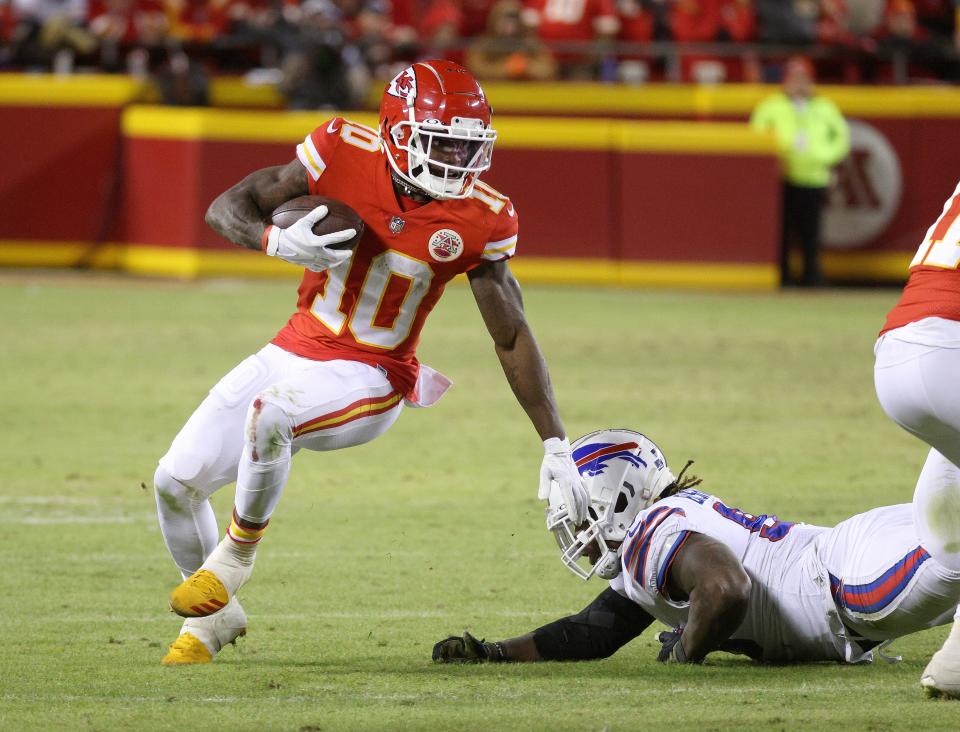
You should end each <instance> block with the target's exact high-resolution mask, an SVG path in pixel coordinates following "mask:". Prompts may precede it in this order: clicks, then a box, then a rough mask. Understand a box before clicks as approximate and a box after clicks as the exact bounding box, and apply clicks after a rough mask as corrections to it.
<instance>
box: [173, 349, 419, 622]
mask: <svg viewBox="0 0 960 732" xmlns="http://www.w3.org/2000/svg"><path fill="white" fill-rule="evenodd" d="M302 361H303V363H302V368H301V370H300V371H299V372H298V373H296V374H293V375H290V376H288V377H287V378H285V379H284V380H283V381H282V382H279V383H276V384H273V385H272V386H270V388H268V389H266V390H264V391H262V392H260V394H258V395H257V396H256V398H255V399H254V401H253V403H252V404H251V407H250V409H249V411H248V413H247V418H246V422H245V425H244V431H243V436H244V441H243V443H244V444H243V453H242V456H241V459H240V465H239V474H238V478H237V493H236V499H235V504H234V513H233V519H232V521H231V524H230V527H229V529H228V530H227V534H226V536H225V537H224V539H223V540H222V541H221V542H220V543H219V544H218V545H217V547H216V548H215V549H214V551H213V552H212V553H211V554H210V556H209V557H207V559H206V560H205V561H204V563H203V565H202V566H201V567H200V569H199V570H198V571H197V572H195V573H194V574H193V575H191V576H190V577H189V578H187V579H186V580H185V581H184V582H183V583H182V584H181V585H180V586H179V587H177V588H176V589H175V590H174V591H173V593H171V597H170V602H171V606H172V607H173V609H174V610H175V611H176V612H177V613H178V614H180V615H184V616H185V617H202V616H204V615H208V614H209V613H210V612H211V611H212V610H214V609H215V608H216V607H218V606H221V607H222V606H223V605H224V604H226V603H227V602H228V601H229V600H230V598H232V597H233V596H234V595H235V593H236V592H237V590H239V589H240V587H241V586H243V584H244V583H245V582H246V581H247V580H248V579H249V577H250V575H251V573H252V571H253V563H254V560H255V557H256V550H257V545H258V543H259V542H260V539H261V538H262V537H263V534H264V532H265V531H266V528H267V524H268V522H269V520H270V516H271V515H272V514H273V511H274V509H275V508H276V505H277V503H278V502H279V500H280V496H281V494H282V492H283V488H284V485H285V484H286V480H287V476H288V475H289V472H290V461H291V457H292V453H293V450H294V449H299V448H301V447H305V448H307V449H309V450H316V451H325V450H337V449H341V448H344V447H351V446H354V445H360V444H363V443H365V442H369V441H371V440H373V439H375V438H376V437H378V436H380V435H381V434H383V433H384V432H386V430H387V429H389V427H390V426H391V425H392V424H393V423H394V422H395V421H396V419H397V417H398V416H399V413H400V409H401V407H402V398H401V395H400V394H399V393H397V392H396V391H395V390H394V388H393V386H392V385H391V384H390V382H389V381H388V380H387V378H386V376H385V375H384V374H383V373H382V372H381V371H380V370H378V369H376V368H373V367H372V366H368V365H366V364H362V363H359V362H355V361H325V362H314V361H307V360H305V359H304V360H302Z"/></svg>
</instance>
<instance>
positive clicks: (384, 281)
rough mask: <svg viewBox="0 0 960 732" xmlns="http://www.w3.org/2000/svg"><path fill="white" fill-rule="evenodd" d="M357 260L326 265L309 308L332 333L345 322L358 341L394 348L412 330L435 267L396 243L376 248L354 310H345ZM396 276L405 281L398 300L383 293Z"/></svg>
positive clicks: (340, 331)
mask: <svg viewBox="0 0 960 732" xmlns="http://www.w3.org/2000/svg"><path fill="white" fill-rule="evenodd" d="M353 262H354V260H353V259H351V260H350V263H349V265H345V266H342V267H336V268H334V269H330V270H327V281H326V284H325V285H324V288H323V293H322V294H318V295H317V296H316V298H314V300H313V305H312V306H311V307H310V312H311V313H313V315H314V317H316V318H317V320H319V321H320V322H321V323H323V324H324V325H325V326H326V327H327V328H329V329H330V331H331V332H332V333H333V334H334V335H340V334H341V333H342V332H343V328H344V326H345V325H346V326H348V327H349V328H350V332H351V333H352V334H353V337H354V338H355V339H356V341H357V343H362V344H364V345H366V346H374V347H375V348H383V349H385V350H390V349H393V348H396V347H397V346H399V345H400V344H401V343H403V341H404V340H405V339H406V338H407V336H408V335H410V328H411V327H412V326H413V321H414V319H415V318H416V316H417V310H418V309H419V308H420V303H421V302H423V298H424V297H426V295H427V293H428V292H429V291H430V282H431V281H432V280H433V270H432V269H431V268H430V265H429V264H427V263H426V262H422V261H420V260H419V259H414V258H413V257H410V256H407V255H406V254H401V253H400V252H396V251H393V250H392V249H391V250H387V251H385V252H382V253H381V254H378V255H377V256H376V257H374V258H373V260H372V261H371V262H370V265H369V267H368V268H367V273H366V276H365V277H364V278H363V284H362V285H361V286H360V293H359V295H358V296H357V302H356V305H355V306H354V308H353V312H352V313H350V314H346V313H344V312H343V311H342V310H341V306H342V304H343V296H344V294H345V293H346V283H347V280H348V279H349V277H350V272H351V271H352V269H353ZM394 278H400V279H402V280H405V281H406V288H405V291H404V294H403V296H402V298H400V302H399V304H398V303H397V302H396V299H397V298H396V297H393V298H390V300H389V301H387V300H386V299H385V296H386V295H387V292H388V290H390V289H391V283H392V281H393V280H394Z"/></svg>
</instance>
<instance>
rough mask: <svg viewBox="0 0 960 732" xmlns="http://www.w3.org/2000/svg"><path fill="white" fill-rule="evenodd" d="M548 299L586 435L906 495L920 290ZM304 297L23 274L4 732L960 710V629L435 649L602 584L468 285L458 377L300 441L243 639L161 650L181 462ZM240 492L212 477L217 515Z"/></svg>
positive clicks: (2, 579) (543, 333) (746, 724)
mask: <svg viewBox="0 0 960 732" xmlns="http://www.w3.org/2000/svg"><path fill="white" fill-rule="evenodd" d="M525 295H526V300H527V309H528V313H529V317H530V320H531V322H532V324H533V327H534V330H535V332H536V333H537V335H538V337H539V339H540V342H541V345H542V347H543V349H544V351H545V353H546V355H547V359H548V361H549V364H550V367H551V371H552V375H553V380H554V385H555V389H556V392H557V396H558V399H559V402H560V405H561V408H562V411H563V414H564V417H565V420H566V424H567V427H568V430H569V432H570V434H571V435H572V436H575V435H578V434H581V433H583V432H586V431H590V430H594V429H598V428H602V427H611V426H627V427H631V428H634V429H637V430H641V431H643V432H645V433H646V434H648V435H650V436H651V437H652V438H653V439H655V440H656V441H657V442H658V443H659V444H660V446H661V447H662V448H663V450H664V451H665V453H666V455H667V457H668V458H669V459H670V461H671V463H672V464H673V465H674V466H675V467H676V468H679V467H682V465H683V461H684V460H685V459H686V458H688V457H689V458H693V459H695V460H696V461H697V462H696V466H695V469H694V472H696V473H697V474H699V475H700V476H701V477H703V478H704V479H705V489H706V490H709V491H711V492H715V493H718V494H719V495H721V496H723V497H724V498H725V499H726V500H727V502H728V503H730V504H731V505H736V506H740V507H741V508H743V509H744V510H746V511H750V512H753V513H760V512H766V513H771V512H772V513H777V514H778V515H779V516H780V517H781V518H783V519H789V520H803V521H808V522H812V523H821V524H823V523H833V522H836V521H838V520H840V519H842V518H845V517H847V516H849V515H851V514H853V513H855V512H858V511H861V510H865V509H868V508H871V507H874V506H878V505H882V504H887V503H896V502H904V501H909V500H910V497H911V494H912V492H913V485H914V481H915V478H916V476H917V474H918V473H919V470H920V467H921V465H922V463H923V460H924V457H925V455H926V448H925V446H924V445H922V444H921V443H919V442H917V441H916V440H914V439H913V438H911V437H909V436H908V435H907V434H906V433H904V432H902V431H901V430H900V429H899V428H897V427H896V426H895V425H894V424H893V423H892V422H890V421H889V420H888V419H887V418H886V416H885V415H884V414H883V412H882V411H881V409H880V407H879V405H878V404H877V402H876V398H875V396H874V392H873V382H872V356H873V354H872V345H873V341H874V337H875V334H876V332H877V330H878V329H879V327H880V324H881V322H882V319H883V316H884V314H885V313H886V311H887V310H888V308H889V307H890V306H891V305H892V304H893V302H894V301H895V300H896V298H897V295H898V293H897V292H895V291H893V290H880V291H835V292H830V291H828V292H824V293H816V294H814V293H806V292H791V293H787V294H783V295H724V294H692V293H666V292H640V291H619V290H589V289H583V290H577V289H547V288H535V287H530V288H528V289H527V291H526V293H525ZM293 305H294V286H293V284H292V283H291V282H281V283H266V284H264V283H240V282H208V283H203V284H199V285H186V284H179V283H166V282H155V281H142V280H136V279H114V278H106V277H78V276H77V277H69V278H67V277H56V276H49V275H30V274H16V275H10V274H7V275H3V276H2V278H0V312H2V324H0V333H2V344H3V346H2V348H0V368H2V372H3V374H4V376H3V381H2V384H3V387H2V404H3V412H2V415H3V420H4V427H3V429H2V436H3V438H2V440H0V465H2V468H0V476H2V481H0V507H2V511H3V519H4V521H3V529H2V539H0V551H2V559H3V566H2V570H0V628H2V638H3V640H2V647H0V729H3V730H51V729H82V730H86V729H95V730H160V729H165V730H166V729H169V730H258V731H260V730H292V731H297V730H300V731H307V730H361V729H386V730H398V729H410V730H419V729H452V730H458V731H462V730H472V729H478V730H480V729H483V730H486V729H491V730H493V729H495V730H515V729H522V730H536V729H542V730H597V731H599V730H637V729H650V730H661V729H678V730H679V729H692V728H695V729H697V730H714V729H737V730H742V729H746V728H756V729H804V728H806V729H809V728H819V729H824V730H826V729H833V728H835V729H844V730H866V729H870V730H888V729H889V730H893V729H909V730H920V729H924V730H926V729H940V730H954V731H955V730H957V729H960V704H954V703H950V702H943V701H930V700H926V699H925V698H924V697H923V695H922V694H921V692H920V689H919V684H918V680H919V676H920V672H921V670H922V669H923V667H924V665H925V663H926V661H927V659H928V658H929V656H930V654H931V653H932V652H933V651H934V650H935V649H936V648H937V647H938V646H939V644H940V643H941V641H942V640H943V638H944V637H945V635H946V629H945V628H943V629H937V630H933V631H929V632H927V633H924V634H920V635H916V636H913V637H910V638H907V639H904V640H902V641H899V642H897V643H896V644H895V645H894V649H895V651H896V652H898V653H900V654H902V655H903V657H904V660H903V662H902V663H899V664H894V665H891V664H887V663H885V662H883V661H878V662H877V663H875V664H873V665H872V666H856V667H843V666H838V665H831V664H816V665H808V666H795V667H764V666H759V665H755V664H753V663H751V662H749V661H746V660H744V659H741V658H739V657H734V656H728V655H725V654H716V655H715V656H711V657H710V658H709V659H708V661H707V663H706V664H704V665H703V666H691V667H676V666H672V667H666V666H663V665H660V664H657V663H656V662H655V660H654V658H655V655H656V649H657V644H656V643H655V641H654V631H653V630H650V631H648V632H646V633H645V634H644V635H643V636H641V637H640V638H639V639H637V640H636V641H634V642H633V643H632V644H630V645H629V646H627V647H626V648H624V649H622V650H621V651H620V652H619V653H617V654H616V655H615V656H614V657H612V658H610V659H608V660H606V661H601V662H592V663H579V664H552V663H550V664H537V665H530V666H519V665H516V666H511V665H487V666H479V667H441V666H436V665H434V664H432V663H431V661H430V650H431V647H432V645H433V643H434V642H435V641H436V640H438V639H440V638H442V637H444V636H446V635H449V634H454V633H455V634H459V633H461V632H462V631H463V630H464V629H469V630H470V631H471V632H473V633H474V634H476V635H477V636H481V637H482V636H485V637H486V638H487V639H499V638H502V637H508V636H512V635H515V634H519V633H521V632H526V631H528V630H531V629H533V628H535V627H536V626H538V625H540V624H542V623H544V622H547V621H549V620H552V619H554V618H556V617H559V616H560V615H564V614H567V613H569V612H571V611H576V610H579V609H580V608H581V607H582V606H583V605H585V604H586V603H587V602H588V601H589V600H591V599H592V598H593V597H594V596H595V594H596V593H598V592H599V591H600V590H601V589H602V588H603V587H602V584H601V582H600V581H599V580H592V581H591V582H589V583H584V582H582V581H580V580H578V579H577V578H575V577H574V576H573V575H572V574H570V573H569V572H568V571H567V570H566V569H564V567H563V566H562V565H561V563H560V562H559V560H558V557H557V552H556V545H555V544H554V542H553V540H552V538H551V537H550V536H549V535H548V534H547V533H546V532H545V530H544V527H543V510H542V507H541V505H540V504H539V502H538V501H537V500H536V492H537V474H538V469H539V465H540V458H541V454H542V449H541V446H540V442H539V440H538V439H537V436H536V435H535V433H534V432H533V430H532V428H531V427H530V425H529V423H528V422H527V421H526V418H525V416H524V415H523V413H522V412H521V410H520V409H519V407H517V405H516V404H515V402H514V401H513V398H512V396H511V394H510V392H509V389H508V387H507V385H506V382H505V381H504V379H503V377H502V375H501V372H500V369H499V365H498V363H497V361H496V358H495V356H494V353H493V349H492V347H491V345H490V342H489V338H488V337H487V335H486V332H485V331H484V329H483V326H482V324H481V321H480V318H479V315H478V314H477V312H476V310H475V307H474V305H473V302H472V299H471V297H470V293H469V290H468V289H467V288H466V287H464V286H462V285H457V286H453V287H451V289H450V290H449V292H448V293H447V295H446V296H445V298H444V300H443V301H442V302H441V303H440V305H439V306H438V308H437V311H436V313H435V314H434V315H433V316H432V319H431V321H430V323H428V325H427V328H426V331H425V333H424V342H423V346H422V348H421V358H422V360H423V361H424V362H426V363H429V364H430V365H432V366H434V367H435V368H437V369H439V370H440V371H442V372H444V373H446V374H447V375H449V376H450V377H451V378H453V379H454V381H455V387H454V389H453V390H451V392H450V393H449V394H448V396H447V397H445V398H444V400H443V401H442V402H441V403H440V404H439V405H438V406H436V407H435V408H432V409H429V410H408V411H407V412H406V413H405V414H404V415H403V416H402V417H401V419H400V420H399V422H398V423H397V425H396V426H395V427H394V428H393V429H392V430H391V431H390V432H389V433H388V434H387V435H386V436H384V437H383V438H381V439H380V440H379V441H377V442H375V443H373V444H370V445H366V446H364V447H360V448H355V449H351V450H347V451H344V452H341V453H326V454H313V453H301V454H300V455H298V456H297V458H296V460H295V461H294V467H293V472H292V475H291V480H290V482H289V484H288V486H287V489H286V492H285V495H284V497H283V500H282V501H281V502H280V506H279V509H278V510H277V512H276V514H275V515H274V518H273V521H272V523H271V527H270V529H269V531H268V533H267V536H266V538H265V540H264V542H263V544H262V545H261V550H260V552H259V557H258V564H257V569H256V572H255V574H254V577H253V580H252V581H251V582H250V583H249V584H248V585H247V586H246V587H245V588H244V590H243V592H242V598H243V600H244V605H245V607H246V609H247V611H248V613H249V615H250V625H249V634H248V636H247V637H246V638H245V639H242V640H241V641H240V643H239V644H238V645H237V646H236V647H228V648H227V649H225V650H224V651H223V652H222V653H221V654H220V656H219V657H218V658H217V659H216V662H215V663H213V664H211V665H206V666H198V667H185V668H165V667H162V666H161V665H160V658H161V656H162V655H163V653H164V650H165V648H166V644H167V643H169V642H171V641H172V640H173V639H174V638H175V637H176V634H177V630H178V628H179V622H178V619H177V618H176V617H175V616H173V615H172V614H170V613H169V612H168V611H167V609H166V597H167V593H168V592H169V590H170V589H171V588H172V587H173V586H174V585H175V584H176V583H177V582H178V581H179V577H178V574H177V573H176V571H175V570H174V567H173V564H172V562H171V561H170V559H169V557H168V555H167V553H166V550H165V549H164V546H163V542H162V540H161V537H160V533H159V530H158V528H157V525H156V520H155V518H154V508H153V496H152V491H151V489H150V481H151V478H152V475H153V471H154V467H155V463H156V460H157V458H158V457H159V456H160V455H161V454H162V453H163V452H164V451H165V450H166V448H167V446H168V444H169V442H170V440H171V439H172V437H173V435H174V434H175V433H176V431H177V429H178V428H179V427H180V425H181V424H182V423H183V422H184V420H185V419H186V418H187V416H188V415H189V414H190V412H191V411H192V410H193V408H194V407H195V406H196V404H197V403H199V401H200V400H201V398H202V397H203V396H204V394H205V393H206V390H207V389H208V388H209V387H210V386H211V385H212V384H213V383H214V382H215V381H216V380H217V379H218V378H219V377H220V376H221V375H222V374H223V373H225V372H226V371H227V370H228V369H229V368H230V367H232V366H233V365H234V364H235V363H236V362H238V361H239V360H240V359H242V358H243V357H245V356H246V355H248V354H249V353H251V352H253V351H255V350H257V349H258V348H259V347H260V346H261V345H262V344H263V343H264V342H266V341H267V340H268V339H269V338H270V337H272V335H273V334H274V332H275V331H276V330H277V329H278V328H279V327H280V326H281V325H282V323H283V322H284V321H285V319H286V317H287V316H288V315H289V313H290V312H291V310H292V308H293ZM231 503H232V489H231V488H226V489H224V490H223V491H221V492H220V493H219V494H217V496H216V497H215V506H216V508H217V512H218V516H219V517H220V518H221V521H222V520H223V519H224V518H226V517H227V516H228V512H229V509H230V506H231Z"/></svg>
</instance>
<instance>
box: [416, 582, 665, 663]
mask: <svg viewBox="0 0 960 732" xmlns="http://www.w3.org/2000/svg"><path fill="white" fill-rule="evenodd" d="M652 622H653V617H651V616H650V615H649V614H647V613H646V612H645V611H644V610H642V609H641V608H640V606H639V605H636V604H635V603H633V602H631V601H630V600H628V599H627V598H625V597H623V596H622V595H620V594H619V593H617V592H616V591H614V590H612V589H610V588H609V587H608V588H607V589H605V590H604V591H603V592H601V593H600V594H599V595H598V596H597V598H596V599H595V600H594V601H593V602H591V603H590V604H589V605H587V606H586V607H585V608H584V609H583V610H581V611H580V612H579V613H577V614H576V615H570V616H568V617H565V618H561V619H560V620H555V621H554V622H552V623H549V624H547V625H544V626H543V627H541V628H537V629H536V630H535V631H533V632H532V633H527V634H526V635H521V636H518V637H516V638H510V639H509V640H504V641H499V642H493V643H487V642H486V641H478V640H476V639H475V638H474V637H473V636H471V635H470V634H469V633H464V635H463V637H462V638H457V637H455V636H451V637H450V638H447V639H446V640H442V641H440V642H439V643H437V644H436V645H435V646H434V647H433V660H434V661H437V662H438V663H470V662H476V663H479V662H481V661H492V662H497V661H516V662H530V661H589V660H593V659H597V658H607V657H608V656H612V655H613V654H614V653H615V652H616V651H617V650H618V649H619V648H621V647H622V646H624V645H626V644H627V643H629V642H630V641H632V640H633V639H634V638H636V637H637V636H638V635H640V633H642V632H643V631H644V630H645V629H646V628H647V626H649V625H650V623H652Z"/></svg>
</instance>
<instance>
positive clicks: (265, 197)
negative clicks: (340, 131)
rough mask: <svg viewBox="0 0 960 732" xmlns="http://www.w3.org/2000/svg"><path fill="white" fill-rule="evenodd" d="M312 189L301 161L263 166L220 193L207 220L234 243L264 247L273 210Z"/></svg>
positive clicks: (211, 206)
mask: <svg viewBox="0 0 960 732" xmlns="http://www.w3.org/2000/svg"><path fill="white" fill-rule="evenodd" d="M309 192H310V191H309V189H308V187H307V171H306V170H305V169H304V167H303V165H302V164H301V163H300V161H299V160H292V161H290V162H289V163H288V164H287V165H277V166H274V167H272V168H261V169H260V170H256V171H254V172H253V173H251V174H250V175H248V176H247V177H246V178H244V179H243V180H242V181H240V182H239V183H237V184H236V185H235V186H233V187H231V188H228V189H227V190H226V191H224V192H223V193H221V194H220V195H219V196H217V197H216V198H215V199H214V201H213V203H211V204H210V208H208V209H207V215H206V222H207V225H208V226H210V228H212V229H213V230H214V231H216V232H217V233H218V234H220V235H221V236H223V237H224V238H226V239H228V240H230V241H232V242H233V243H234V244H237V245H238V246H241V247H246V248H247V249H260V248H261V247H262V241H261V240H262V239H263V232H264V230H265V229H266V227H267V226H268V224H269V223H270V222H269V218H270V213H271V212H272V211H273V209H275V208H276V207H277V206H279V205H280V204H281V203H283V202H285V201H289V200H290V199H291V198H296V197H298V196H306V195H308V194H309Z"/></svg>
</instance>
